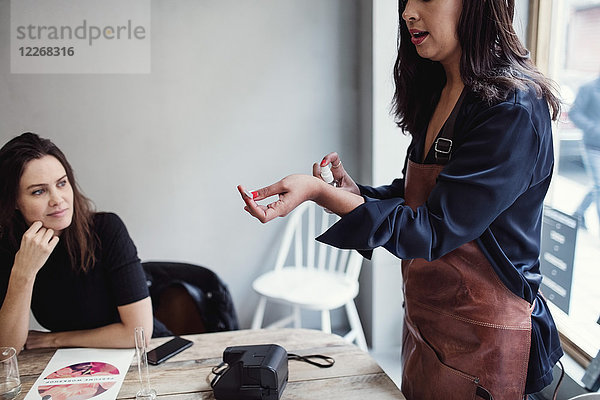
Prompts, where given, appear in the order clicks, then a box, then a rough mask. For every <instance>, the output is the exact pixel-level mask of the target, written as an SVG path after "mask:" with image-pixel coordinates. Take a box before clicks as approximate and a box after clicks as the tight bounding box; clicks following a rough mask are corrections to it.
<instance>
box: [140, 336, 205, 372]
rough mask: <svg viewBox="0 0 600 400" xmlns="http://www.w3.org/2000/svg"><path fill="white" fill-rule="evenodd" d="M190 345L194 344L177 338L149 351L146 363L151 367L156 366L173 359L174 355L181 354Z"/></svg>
mask: <svg viewBox="0 0 600 400" xmlns="http://www.w3.org/2000/svg"><path fill="white" fill-rule="evenodd" d="M192 344H194V342H192V341H191V340H187V339H184V338H180V337H179V336H177V337H175V338H173V339H171V340H169V341H168V342H166V343H163V344H161V345H160V346H158V347H157V348H155V349H153V350H150V351H149V352H148V354H147V355H148V362H149V363H150V364H152V365H158V364H160V363H161V362H163V361H166V360H168V359H169V358H171V357H173V356H174V355H175V354H179V353H181V352H182V351H184V350H185V349H187V348H188V347H190V346H191V345H192Z"/></svg>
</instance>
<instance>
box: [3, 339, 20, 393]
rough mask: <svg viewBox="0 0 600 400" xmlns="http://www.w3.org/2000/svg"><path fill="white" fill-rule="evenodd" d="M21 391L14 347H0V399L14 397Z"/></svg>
mask: <svg viewBox="0 0 600 400" xmlns="http://www.w3.org/2000/svg"><path fill="white" fill-rule="evenodd" d="M19 393H21V379H20V377H19V366H18V364H17V351H16V350H15V349H14V347H0V400H9V399H14V398H15V397H17V395H18V394H19Z"/></svg>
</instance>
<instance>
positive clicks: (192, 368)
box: [17, 329, 405, 400]
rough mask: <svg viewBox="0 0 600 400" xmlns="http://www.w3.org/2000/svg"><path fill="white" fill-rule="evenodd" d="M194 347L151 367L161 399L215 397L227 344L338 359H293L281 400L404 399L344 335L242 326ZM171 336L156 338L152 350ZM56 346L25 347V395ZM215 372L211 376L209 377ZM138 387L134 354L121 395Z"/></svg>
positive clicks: (200, 339) (22, 357)
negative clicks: (329, 363) (216, 373)
mask: <svg viewBox="0 0 600 400" xmlns="http://www.w3.org/2000/svg"><path fill="white" fill-rule="evenodd" d="M184 337H185V338H187V339H190V340H193V341H194V345H193V346H192V347H190V348H189V349H187V350H185V351H184V352H182V353H180V354H178V355H176V356H175V357H173V358H171V359H169V360H168V361H166V362H165V363H163V364H161V365H157V366H153V365H150V367H149V371H150V386H151V387H152V388H153V389H155V390H156V392H157V393H158V397H159V398H163V399H173V400H183V399H185V400H188V399H189V400H191V399H205V400H210V399H214V396H213V393H212V389H211V387H210V383H209V382H210V379H212V377H213V375H212V374H211V368H212V367H214V366H216V365H218V364H219V363H220V362H221V360H222V357H223V350H224V349H225V348H226V347H228V346H239V345H250V344H269V343H275V344H278V345H280V346H282V347H283V348H285V349H286V350H287V351H288V353H296V354H300V355H308V354H324V355H327V356H331V357H333V358H334V359H335V365H334V366H333V367H331V368H317V367H315V366H312V365H309V364H307V363H304V362H300V361H294V360H290V361H289V363H288V369H289V381H288V384H287V386H286V388H285V390H284V392H283V396H282V397H281V399H282V400H285V399H288V400H291V399H295V400H300V399H307V400H309V399H310V400H314V399H328V400H336V399H339V400H352V399H361V400H363V399H370V400H379V399H405V397H404V396H403V395H402V393H401V392H400V390H399V389H398V388H397V387H396V385H395V384H394V383H393V382H392V380H391V379H390V378H389V376H387V375H386V374H385V372H383V370H382V369H381V368H380V367H379V365H377V363H376V362H375V360H373V358H371V356H370V355H369V354H368V353H365V352H363V351H362V350H360V349H359V348H358V347H356V346H354V345H352V344H349V343H347V342H346V341H344V340H343V339H342V338H341V337H339V336H335V335H331V334H326V333H323V332H321V331H315V330H308V329H273V330H264V329H261V330H241V331H233V332H220V333H207V334H202V335H189V336H184ZM167 340H168V338H160V339H152V342H151V344H150V347H149V348H150V349H152V348H154V347H156V346H158V345H159V344H161V343H163V342H165V341H167ZM53 354H54V350H53V349H44V350H25V351H23V352H22V353H21V354H19V356H18V362H19V372H20V374H21V382H22V385H23V389H22V391H21V394H20V395H19V396H18V397H17V399H23V398H24V397H25V394H27V392H28V391H29V389H30V388H31V386H32V385H33V384H34V383H35V381H36V379H37V378H38V376H39V375H40V374H41V373H42V371H43V370H44V368H45V367H46V364H47V363H48V361H50V358H52V355H53ZM209 375H210V376H209ZM138 390H139V383H138V375H137V361H136V359H135V357H134V359H133V362H132V365H131V367H130V368H129V371H128V372H127V376H126V377H125V381H124V382H123V386H122V387H121V390H120V392H119V396H118V398H119V399H132V398H133V399H135V394H136V393H137V391H138Z"/></svg>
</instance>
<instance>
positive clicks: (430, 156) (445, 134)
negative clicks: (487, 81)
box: [412, 86, 467, 164]
mask: <svg viewBox="0 0 600 400" xmlns="http://www.w3.org/2000/svg"><path fill="white" fill-rule="evenodd" d="M466 93H467V87H466V86H465V87H463V89H462V91H461V92H460V95H459V96H458V99H457V100H456V103H455V104H454V107H453V108H452V111H451V112H450V115H448V118H446V121H444V124H443V125H442V127H441V128H440V130H439V131H438V133H437V135H436V136H435V139H434V140H433V143H432V144H431V147H430V148H429V151H428V152H427V156H426V157H425V159H423V152H424V151H425V141H426V136H427V135H426V133H427V130H425V135H423V136H422V137H421V138H420V139H419V141H418V143H417V146H415V150H416V149H418V153H419V154H416V152H415V153H414V154H413V157H412V159H413V161H416V162H418V163H419V164H439V163H440V162H439V161H438V160H437V159H436V157H435V147H436V146H435V144H436V142H437V140H438V139H440V138H446V139H452V137H453V136H454V125H455V123H454V122H455V121H456V115H457V114H458V112H459V111H460V107H461V105H462V103H463V99H464V97H465V95H466ZM449 122H450V123H449Z"/></svg>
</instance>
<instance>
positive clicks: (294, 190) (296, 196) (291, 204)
mask: <svg viewBox="0 0 600 400" xmlns="http://www.w3.org/2000/svg"><path fill="white" fill-rule="evenodd" d="M322 185H326V186H328V185H327V184H326V183H325V182H323V180H322V179H317V178H315V177H314V176H310V175H290V176H286V177H285V178H283V179H282V180H280V181H279V182H276V183H274V184H272V185H270V186H267V187H265V188H262V189H258V190H257V191H255V192H252V193H250V192H247V191H246V190H245V189H244V188H243V187H242V186H241V185H240V186H238V190H239V192H240V194H241V195H242V199H243V200H244V202H245V203H246V207H244V210H246V211H248V212H249V213H250V214H251V215H252V216H254V217H256V218H257V219H258V220H259V221H260V222H262V223H265V222H268V221H270V220H272V219H274V218H276V217H285V216H286V215H288V214H289V213H290V212H291V211H292V210H294V209H295V208H296V207H298V206H299V205H300V204H301V203H303V202H305V201H307V200H315V199H316V198H317V197H318V195H319V191H320V188H322V187H323V186H322ZM249 195H250V196H249ZM275 195H278V196H279V199H278V200H276V201H274V202H272V203H269V204H267V205H266V206H263V205H260V204H257V203H256V201H259V200H263V199H266V198H268V197H271V196H275Z"/></svg>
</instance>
